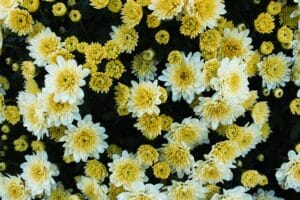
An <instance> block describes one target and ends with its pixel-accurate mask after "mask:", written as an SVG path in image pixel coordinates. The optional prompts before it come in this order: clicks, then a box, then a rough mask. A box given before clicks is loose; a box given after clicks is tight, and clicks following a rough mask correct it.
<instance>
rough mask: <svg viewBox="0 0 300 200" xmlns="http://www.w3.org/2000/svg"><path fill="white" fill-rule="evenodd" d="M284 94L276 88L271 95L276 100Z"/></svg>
mask: <svg viewBox="0 0 300 200" xmlns="http://www.w3.org/2000/svg"><path fill="white" fill-rule="evenodd" d="M283 94H284V92H283V89H281V88H276V89H275V90H274V91H273V95H274V97H276V98H278V99H279V98H281V97H282V96H283Z"/></svg>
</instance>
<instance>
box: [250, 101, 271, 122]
mask: <svg viewBox="0 0 300 200" xmlns="http://www.w3.org/2000/svg"><path fill="white" fill-rule="evenodd" d="M269 115H270V108H269V106H268V104H267V102H266V101H261V102H258V103H256V104H255V105H254V107H253V108H252V111H251V116H252V118H253V120H254V122H255V123H257V124H263V123H265V122H267V121H268V118H269Z"/></svg>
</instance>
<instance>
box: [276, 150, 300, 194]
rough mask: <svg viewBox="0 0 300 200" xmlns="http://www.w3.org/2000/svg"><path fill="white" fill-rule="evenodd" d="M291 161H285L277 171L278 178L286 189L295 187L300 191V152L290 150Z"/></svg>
mask: <svg viewBox="0 0 300 200" xmlns="http://www.w3.org/2000/svg"><path fill="white" fill-rule="evenodd" d="M288 158H289V161H288V162H285V163H283V164H282V165H281V166H280V168H279V169H277V171H276V174H275V176H276V179H277V181H278V183H279V185H281V186H282V187H283V188H284V189H286V190H287V189H290V188H292V189H294V190H295V191H296V192H300V154H299V153H296V152H295V151H292V150H290V151H289V152H288Z"/></svg>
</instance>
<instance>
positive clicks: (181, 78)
mask: <svg viewBox="0 0 300 200" xmlns="http://www.w3.org/2000/svg"><path fill="white" fill-rule="evenodd" d="M182 58H183V60H182V62H181V63H179V64H170V63H167V64H166V67H167V68H166V69H165V70H163V71H162V75H161V76H159V77H158V79H159V80H161V81H164V82H165V86H166V87H167V88H168V89H169V90H171V91H172V100H173V101H179V100H180V99H181V98H183V99H184V100H185V101H186V102H187V103H191V102H192V101H193V99H194V98H195V95H196V94H200V93H201V92H203V91H204V90H205V84H204V77H203V74H202V73H201V70H202V67H203V60H202V59H201V54H200V53H199V52H195V53H191V52H190V53H189V54H188V55H187V56H185V55H184V53H182Z"/></svg>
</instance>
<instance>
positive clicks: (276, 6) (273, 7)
mask: <svg viewBox="0 0 300 200" xmlns="http://www.w3.org/2000/svg"><path fill="white" fill-rule="evenodd" d="M280 11H281V4H280V2H275V1H270V2H269V4H268V6H267V12H268V13H270V14H271V15H277V14H279V13H280Z"/></svg>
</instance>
